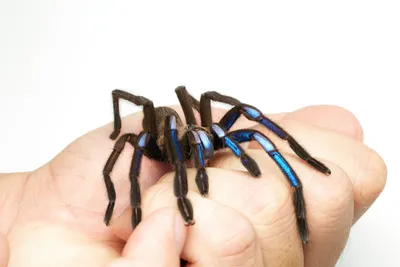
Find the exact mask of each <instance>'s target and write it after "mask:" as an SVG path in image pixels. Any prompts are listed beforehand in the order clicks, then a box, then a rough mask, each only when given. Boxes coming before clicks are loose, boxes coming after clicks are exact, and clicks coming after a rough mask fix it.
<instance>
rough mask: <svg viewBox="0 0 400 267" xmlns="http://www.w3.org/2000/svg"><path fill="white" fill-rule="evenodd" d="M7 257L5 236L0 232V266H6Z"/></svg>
mask: <svg viewBox="0 0 400 267" xmlns="http://www.w3.org/2000/svg"><path fill="white" fill-rule="evenodd" d="M9 257H10V251H9V248H8V242H7V239H6V237H5V236H3V235H2V234H0V267H7V265H8V258H9Z"/></svg>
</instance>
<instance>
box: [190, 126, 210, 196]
mask: <svg viewBox="0 0 400 267" xmlns="http://www.w3.org/2000/svg"><path fill="white" fill-rule="evenodd" d="M202 132H203V131H199V133H200V134H199V133H198V132H197V131H195V130H190V131H188V132H187V137H188V140H189V145H190V147H191V149H192V151H193V157H194V163H195V166H196V168H197V174H196V184H197V188H198V189H199V192H200V194H201V195H203V196H207V195H208V188H209V185H208V175H207V172H206V169H205V167H206V163H205V160H204V159H205V156H204V151H203V144H202V137H201V136H202V135H203V134H202ZM208 143H210V142H208Z"/></svg>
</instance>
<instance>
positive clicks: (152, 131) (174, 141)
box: [103, 86, 331, 243]
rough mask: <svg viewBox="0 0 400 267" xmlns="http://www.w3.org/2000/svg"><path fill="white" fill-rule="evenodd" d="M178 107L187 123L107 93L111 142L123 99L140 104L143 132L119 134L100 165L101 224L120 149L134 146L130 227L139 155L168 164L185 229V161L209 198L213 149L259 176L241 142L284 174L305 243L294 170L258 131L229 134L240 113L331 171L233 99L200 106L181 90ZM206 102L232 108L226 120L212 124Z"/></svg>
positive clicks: (136, 217)
mask: <svg viewBox="0 0 400 267" xmlns="http://www.w3.org/2000/svg"><path fill="white" fill-rule="evenodd" d="M175 92H176V94H177V96H178V99H179V102H180V104H181V106H182V109H183V112H184V115H185V119H186V125H184V124H183V122H182V120H181V119H180V117H179V115H178V113H177V112H176V111H175V110H173V109H171V108H168V107H158V108H154V106H153V102H151V101H150V100H148V99H147V98H144V97H141V96H135V95H132V94H130V93H127V92H125V91H121V90H114V91H113V92H112V97H113V105H114V131H113V133H112V134H111V136H110V138H111V139H116V138H117V137H118V135H119V133H120V130H121V118H120V115H119V99H125V100H128V101H130V102H132V103H134V104H136V105H138V106H143V112H144V118H143V131H142V132H140V133H139V134H138V135H136V134H134V133H128V134H124V135H122V136H120V137H119V138H118V140H117V141H116V143H115V146H114V150H113V152H112V153H111V155H110V157H109V158H108V160H107V163H106V165H105V167H104V170H103V174H104V181H105V184H106V187H107V193H108V199H109V204H108V207H107V210H106V213H105V217H104V222H105V223H106V225H109V223H110V219H111V216H112V213H113V210H114V205H115V199H116V194H115V189H114V185H113V183H112V181H111V178H110V173H111V171H112V169H113V167H114V164H115V162H116V161H117V159H118V156H119V154H120V153H121V151H122V149H123V148H124V146H125V143H127V142H128V143H130V144H131V145H132V146H133V147H134V148H135V151H134V154H133V159H132V166H131V169H130V174H129V176H130V177H129V178H130V182H131V195H130V196H131V206H132V227H133V228H135V227H136V226H137V225H138V224H139V222H140V220H141V217H142V215H141V208H140V201H141V195H140V187H139V182H138V176H139V172H140V165H141V160H142V157H143V155H145V156H147V157H149V158H151V159H153V160H157V161H161V162H167V163H169V164H171V165H172V166H173V167H174V170H175V179H174V193H175V196H176V197H177V204H178V209H179V211H180V213H181V215H182V217H183V219H184V220H185V222H186V224H187V225H193V224H194V222H195V221H194V216H193V208H192V205H191V203H190V201H189V199H187V197H186V196H187V193H188V182H187V175H186V165H185V163H186V161H188V160H193V161H194V163H195V167H196V168H197V174H196V184H197V187H198V189H199V192H200V194H202V195H204V196H206V195H207V194H208V176H207V172H206V162H207V160H208V159H210V160H212V158H213V155H214V151H216V150H219V149H222V148H229V149H230V150H231V151H232V152H233V153H234V154H235V155H236V156H237V157H238V158H240V160H241V162H242V164H243V166H244V167H245V168H246V169H247V170H248V171H249V172H250V173H251V174H252V175H253V176H255V177H257V176H260V174H261V172H260V168H259V167H258V165H257V163H256V162H255V161H254V160H253V159H252V158H251V157H250V156H249V155H247V154H246V152H245V150H244V149H243V148H242V147H241V146H240V143H242V142H249V141H256V142H258V143H259V144H260V145H261V147H262V148H263V149H264V150H265V152H266V153H267V154H268V155H269V156H270V157H271V158H272V159H273V160H274V161H275V162H276V164H277V165H278V166H279V168H280V169H281V171H282V172H283V174H284V175H285V176H286V177H287V178H288V180H289V182H290V184H291V185H292V187H293V188H294V193H293V204H294V208H295V213H296V217H297V225H298V229H299V233H300V237H301V239H302V241H303V242H304V243H307V242H308V239H309V233H308V226H307V220H306V207H305V202H304V197H303V189H302V184H301V182H300V180H299V179H298V177H297V175H296V173H295V171H294V170H293V169H292V167H291V166H290V165H289V163H288V162H287V161H286V160H285V159H284V157H283V156H282V155H281V154H280V153H279V151H278V150H277V148H276V147H275V145H274V144H273V143H272V141H271V140H269V138H268V137H266V136H265V135H264V134H263V133H261V132H259V131H257V130H253V129H242V130H236V131H232V132H229V129H230V128H231V126H232V125H233V124H234V123H235V122H236V120H237V119H238V118H239V116H240V115H244V116H245V117H246V118H247V119H249V120H252V121H256V122H258V123H259V124H262V125H264V126H265V127H267V128H268V129H269V130H270V131H272V132H273V133H274V134H275V135H277V136H278V137H279V138H281V139H283V140H286V141H287V142H288V143H289V145H290V147H291V148H292V150H293V151H294V152H295V153H296V154H297V155H298V156H299V157H300V158H301V159H303V160H304V161H305V162H307V163H308V164H309V165H310V166H312V167H313V168H315V169H317V170H318V171H320V172H323V173H325V174H327V175H329V174H330V173H331V171H330V170H329V169H328V168H327V167H326V166H325V165H324V164H322V163H321V162H319V161H318V160H316V159H314V158H313V157H311V155H310V154H309V153H308V152H307V151H306V150H305V149H304V148H303V147H302V146H300V144H299V143H298V142H297V141H296V140H295V139H294V138H293V137H292V136H290V135H289V134H288V133H287V132H286V131H285V130H283V129H282V128H281V127H280V126H279V125H277V124H276V123H274V122H273V121H271V120H270V119H268V118H267V117H266V116H264V115H263V114H262V112H261V111H259V110H258V109H257V108H255V107H253V106H250V105H247V104H243V103H241V102H240V101H238V100H237V99H235V98H232V97H229V96H224V95H221V94H219V93H217V92H206V93H204V94H202V96H201V99H200V102H199V101H197V100H196V99H195V98H194V97H192V96H191V95H189V94H188V92H187V91H186V88H185V87H183V86H180V87H178V88H177V89H176V90H175ZM211 101H217V102H222V103H225V104H229V105H232V106H233V108H232V109H230V110H229V111H228V112H227V113H226V114H225V116H224V117H223V118H222V119H221V120H220V121H219V122H218V123H217V122H213V121H212V115H211ZM193 109H195V110H197V111H198V112H199V113H200V118H201V126H200V125H198V123H197V121H196V118H195V116H194V112H193Z"/></svg>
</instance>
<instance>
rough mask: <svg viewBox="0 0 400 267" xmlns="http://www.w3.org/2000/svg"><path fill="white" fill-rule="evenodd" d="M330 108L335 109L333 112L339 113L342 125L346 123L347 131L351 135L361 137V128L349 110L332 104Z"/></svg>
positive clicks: (362, 134)
mask: <svg viewBox="0 0 400 267" xmlns="http://www.w3.org/2000/svg"><path fill="white" fill-rule="evenodd" d="M332 108H333V109H335V113H340V114H341V116H340V117H341V123H342V125H343V124H344V125H346V128H347V131H348V133H349V134H350V135H351V136H356V137H359V138H360V139H363V136H364V133H363V129H362V127H361V124H360V121H359V120H358V119H357V117H356V116H355V115H354V114H353V113H352V112H351V111H350V110H348V109H346V108H344V107H340V106H332Z"/></svg>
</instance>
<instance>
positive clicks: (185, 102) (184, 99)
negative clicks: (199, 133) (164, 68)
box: [175, 86, 197, 125]
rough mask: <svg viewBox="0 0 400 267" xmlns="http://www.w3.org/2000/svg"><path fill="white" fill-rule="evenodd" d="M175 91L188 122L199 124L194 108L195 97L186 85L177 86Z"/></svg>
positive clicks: (189, 123)
mask: <svg viewBox="0 0 400 267" xmlns="http://www.w3.org/2000/svg"><path fill="white" fill-rule="evenodd" d="M175 93H176V95H177V96H178V99H179V102H180V104H181V106H182V109H183V113H184V114H185V119H186V124H188V125H197V121H196V118H195V117H194V112H193V108H192V107H193V106H194V105H195V102H193V97H191V96H190V95H189V93H188V92H187V90H186V88H185V87H184V86H179V87H178V88H176V89H175Z"/></svg>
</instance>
